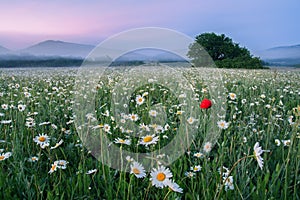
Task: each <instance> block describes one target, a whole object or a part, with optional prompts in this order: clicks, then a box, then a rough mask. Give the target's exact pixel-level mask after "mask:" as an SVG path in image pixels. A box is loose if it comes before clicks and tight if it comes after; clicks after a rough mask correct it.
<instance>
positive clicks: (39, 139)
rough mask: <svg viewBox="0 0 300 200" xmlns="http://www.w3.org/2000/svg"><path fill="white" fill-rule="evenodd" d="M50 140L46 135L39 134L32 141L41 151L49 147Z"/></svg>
mask: <svg viewBox="0 0 300 200" xmlns="http://www.w3.org/2000/svg"><path fill="white" fill-rule="evenodd" d="M49 140H50V138H49V136H48V135H47V134H39V135H38V136H36V137H35V138H34V139H33V141H34V142H36V143H37V144H38V145H40V147H41V148H42V149H44V148H45V147H47V146H49V142H50V141H49Z"/></svg>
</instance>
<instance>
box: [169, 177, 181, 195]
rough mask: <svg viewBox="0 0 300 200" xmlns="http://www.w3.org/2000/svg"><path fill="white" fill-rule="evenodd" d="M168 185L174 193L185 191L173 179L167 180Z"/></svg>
mask: <svg viewBox="0 0 300 200" xmlns="http://www.w3.org/2000/svg"><path fill="white" fill-rule="evenodd" d="M166 184H167V186H168V187H169V188H170V189H171V190H172V191H174V192H179V193H182V192H183V189H182V188H181V187H180V186H179V185H178V184H177V183H175V182H174V181H173V180H171V179H167V180H166Z"/></svg>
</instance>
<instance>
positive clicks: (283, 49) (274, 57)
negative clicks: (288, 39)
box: [260, 44, 300, 66]
mask: <svg viewBox="0 0 300 200" xmlns="http://www.w3.org/2000/svg"><path fill="white" fill-rule="evenodd" d="M260 57H261V58H262V60H264V61H266V62H268V63H270V64H273V65H282V66H284V65H289V66H291V65H298V64H300V44H299V45H292V46H280V47H274V48H270V49H267V50H265V51H263V52H261V53H260Z"/></svg>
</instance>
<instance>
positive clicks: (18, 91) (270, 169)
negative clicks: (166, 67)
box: [0, 68, 300, 199]
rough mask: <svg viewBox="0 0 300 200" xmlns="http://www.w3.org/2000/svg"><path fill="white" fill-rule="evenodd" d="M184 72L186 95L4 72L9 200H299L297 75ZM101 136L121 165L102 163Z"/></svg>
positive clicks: (3, 142)
mask: <svg viewBox="0 0 300 200" xmlns="http://www.w3.org/2000/svg"><path fill="white" fill-rule="evenodd" d="M179 71H180V72H181V73H182V76H183V77H184V78H185V79H186V80H188V82H189V84H190V88H189V89H188V88H187V86H185V85H184V82H181V81H179V84H176V83H177V81H176V80H180V77H176V75H174V76H172V78H173V79H174V80H173V79H171V78H170V79H169V80H166V79H164V80H163V81H164V82H163V84H157V83H162V80H158V79H159V78H157V79H156V78H155V76H154V75H153V76H152V75H151V76H152V78H151V79H147V84H142V83H140V82H138V81H137V82H135V81H132V79H130V78H132V77H130V75H128V77H127V78H128V80H126V79H125V80H124V74H120V73H111V74H107V75H106V74H104V75H103V76H102V78H101V80H99V81H98V82H90V81H89V80H88V79H83V82H81V83H80V87H83V88H81V90H80V91H78V88H76V87H75V84H76V81H78V79H76V74H77V68H53V69H51V68H44V69H42V68H40V69H21V68H20V69H0V106H1V107H0V199H300V192H299V191H300V176H299V173H300V149H299V145H300V88H299V85H300V71H299V70H298V71H296V70H295V71H288V70H279V71H276V70H242V69H240V70H229V69H222V70H221V71H220V72H219V73H220V75H221V77H222V79H220V76H215V72H213V71H209V72H204V71H199V70H195V69H180V70H179ZM129 77H130V78H129ZM169 77H171V76H170V74H169ZM205 77H208V78H207V80H206V79H205ZM125 78H126V77H125ZM133 78H134V77H133ZM81 81H82V80H81ZM122 81H123V82H122ZM218 84H219V85H218ZM220 84H221V85H222V89H218V90H217V89H216V88H217V87H220ZM89 86H91V87H92V88H94V90H93V92H94V93H95V96H96V98H95V99H96V100H95V101H92V102H88V99H86V98H84V97H85V94H84V93H81V92H84V91H87V90H88V89H89V88H90V87H89ZM85 87H86V88H85ZM172 87H175V89H172ZM115 88H117V89H115ZM125 88H127V89H125ZM128 88H129V89H128ZM76 96H77V97H78V96H79V97H82V98H83V99H81V100H82V101H87V102H88V103H89V104H91V105H94V107H95V112H94V113H87V114H86V115H85V119H82V120H83V121H85V122H86V123H85V124H80V123H78V122H79V121H78V118H79V116H78V115H77V114H75V113H76V112H75V110H76V109H77V110H78V109H79V110H80V108H81V107H80V102H78V101H77V99H76V98H75V97H76ZM116 99H120V102H117V101H116ZM189 105H193V106H192V107H189ZM124 110H125V111H127V112H128V113H125V112H123V111H124ZM218 112H219V113H218ZM182 124H184V126H183V127H182V126H181V125H182ZM189 126H192V129H190V128H189ZM84 127H88V128H89V130H92V131H93V133H91V135H88V136H89V137H86V138H85V136H83V135H82V133H81V132H82V131H80V130H85V128H84ZM186 132H191V133H193V134H189V135H188V134H187V133H186ZM185 134H186V135H188V138H187V139H184V138H185ZM104 135H105V138H106V139H107V140H108V142H107V146H105V145H103V143H101V138H102V137H104ZM178 135H179V137H178ZM95 138H98V139H99V138H100V143H101V145H100V146H101V150H98V151H102V148H106V149H110V147H111V146H114V147H115V148H116V149H118V150H119V154H116V155H117V156H121V157H122V156H123V157H122V158H116V157H114V160H113V161H112V163H110V166H109V165H107V164H103V160H101V159H103V158H102V157H101V156H103V154H101V152H100V154H98V153H97V152H98V151H97V150H95V149H93V148H96V147H97V144H99V143H97V142H99V141H96V140H97V139H95ZM89 140H92V143H89ZM95 141H96V143H94V142H95ZM172 141H173V142H174V146H176V147H177V146H180V145H181V144H182V143H186V142H188V145H186V146H185V145H183V148H180V150H182V151H183V152H180V154H178V155H176V156H175V157H174V158H172V155H171V154H172V153H173V154H176V153H177V152H170V151H169V152H167V153H170V155H168V154H167V153H163V152H162V153H161V154H159V155H155V157H154V156H152V158H151V161H149V162H150V163H148V164H147V165H146V164H145V163H147V162H142V160H141V159H142V158H140V157H138V156H136V157H135V156H125V154H124V155H123V152H125V151H127V152H134V153H141V154H143V155H149V157H151V155H153V154H152V153H153V152H154V151H157V152H160V150H161V149H163V147H165V146H167V145H168V144H169V143H171V142H172ZM91 144H92V148H91ZM105 144H106V143H105ZM172 144H173V143H172ZM103 151H104V150H103ZM99 155H100V156H99ZM133 155H136V154H133ZM168 161H170V162H169V163H167V162H168ZM114 162H115V163H114ZM119 162H120V163H121V164H120V163H119ZM166 163H167V164H166ZM114 164H120V165H118V167H120V166H121V169H122V170H120V169H118V168H117V167H116V166H114Z"/></svg>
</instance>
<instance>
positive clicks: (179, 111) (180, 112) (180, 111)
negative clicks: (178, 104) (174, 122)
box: [176, 110, 184, 115]
mask: <svg viewBox="0 0 300 200" xmlns="http://www.w3.org/2000/svg"><path fill="white" fill-rule="evenodd" d="M183 113H184V111H183V110H177V112H176V115H182V114H183Z"/></svg>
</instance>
